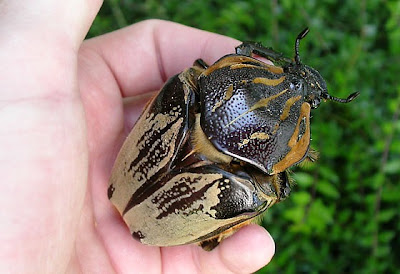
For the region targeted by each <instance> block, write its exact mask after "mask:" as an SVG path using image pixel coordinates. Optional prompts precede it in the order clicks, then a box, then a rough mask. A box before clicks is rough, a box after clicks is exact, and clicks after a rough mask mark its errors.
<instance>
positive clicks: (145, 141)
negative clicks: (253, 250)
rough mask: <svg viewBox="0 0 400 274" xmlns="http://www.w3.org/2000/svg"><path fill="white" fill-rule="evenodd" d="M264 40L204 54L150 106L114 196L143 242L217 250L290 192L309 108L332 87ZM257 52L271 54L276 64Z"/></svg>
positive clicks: (128, 145)
mask: <svg viewBox="0 0 400 274" xmlns="http://www.w3.org/2000/svg"><path fill="white" fill-rule="evenodd" d="M307 33H308V29H305V30H304V31H302V32H301V33H300V34H299V35H298V36H297V39H296V42H295V57H294V60H291V59H289V58H286V57H283V56H282V54H280V53H278V52H276V51H274V50H272V49H270V48H265V47H263V46H261V45H260V44H257V43H249V42H245V43H243V44H241V45H240V46H238V47H237V48H236V54H230V55H226V56H224V57H222V58H221V59H219V60H218V61H217V62H215V63H214V64H213V65H211V66H208V65H207V64H206V63H205V62H204V61H202V60H200V59H199V60H197V61H196V62H195V63H194V65H193V67H191V68H189V69H186V70H185V71H183V72H181V73H180V74H178V75H176V76H174V77H172V78H171V79H169V80H168V82H167V83H166V84H165V85H164V87H163V88H162V89H161V91H160V92H159V94H158V95H157V96H156V97H155V98H154V99H153V100H152V101H151V102H150V103H149V104H148V105H147V107H146V108H145V110H144V111H143V113H142V115H141V117H140V118H139V120H138V121H137V123H136V125H135V126H134V128H133V130H132V131H131V133H130V134H129V136H128V138H127V139H126V141H125V143H124V144H123V146H122V149H121V151H120V152H119V155H118V157H117V160H116V162H115V165H114V168H113V170H112V175H111V179H110V186H109V190H108V196H109V198H110V200H111V202H112V203H113V204H114V205H115V207H116V208H117V209H118V211H119V212H120V214H121V215H122V216H123V218H124V220H125V222H126V223H127V225H128V226H129V228H130V231H131V233H132V235H133V236H134V237H136V238H138V239H140V241H141V242H142V243H145V244H149V245H156V246H172V245H181V244H189V243H200V244H201V245H202V246H203V248H205V249H207V250H210V249H212V248H214V247H215V246H216V245H217V244H218V243H219V242H220V241H221V240H222V239H223V238H225V237H227V236H229V235H230V234H232V233H233V232H234V231H235V230H236V229H238V228H239V227H241V226H243V225H246V224H248V223H250V221H251V220H252V219H254V217H256V216H258V215H260V214H261V213H262V212H264V211H265V210H266V209H267V208H269V207H270V206H272V205H273V204H275V203H277V202H279V201H281V200H283V199H285V198H286V197H287V196H288V195H289V192H290V183H289V179H288V175H287V169H288V168H290V167H291V166H293V165H295V164H298V163H300V162H301V161H303V160H304V159H305V158H307V157H308V154H309V144H310V110H311V109H312V108H317V107H318V106H319V104H320V101H321V100H323V99H325V100H333V101H337V102H341V103H347V102H350V101H352V100H353V99H354V98H355V97H356V96H357V95H358V93H353V94H351V95H350V96H349V97H348V98H347V99H339V98H336V97H333V96H331V95H329V94H328V92H327V87H326V84H325V81H324V79H323V78H322V77H321V75H320V74H319V73H318V72H317V71H316V70H315V69H313V68H311V67H308V66H306V65H303V64H302V63H301V61H300V57H299V52H298V47H299V42H300V40H301V39H302V38H304V37H305V36H306V34H307ZM253 54H256V55H258V56H261V57H264V58H267V59H269V60H270V61H272V62H273V63H274V65H270V64H267V63H264V62H262V61H260V60H258V59H256V58H253Z"/></svg>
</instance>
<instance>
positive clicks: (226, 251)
mask: <svg viewBox="0 0 400 274" xmlns="http://www.w3.org/2000/svg"><path fill="white" fill-rule="evenodd" d="M274 253H275V244H274V241H273V239H272V237H271V236H270V234H269V233H268V232H267V231H266V230H265V229H264V228H262V227H260V226H258V225H249V226H246V227H243V228H241V229H240V230H239V231H238V232H236V233H235V234H234V235H232V236H231V237H229V238H227V239H225V240H224V241H222V243H220V245H219V246H217V247H216V248H215V249H214V250H213V251H211V252H201V253H199V262H200V267H201V269H202V270H203V271H204V272H206V273H211V272H214V273H227V272H233V273H253V272H255V271H257V270H258V269H260V268H261V267H263V266H265V265H266V264H268V263H269V262H270V261H271V259H272V256H273V255H274Z"/></svg>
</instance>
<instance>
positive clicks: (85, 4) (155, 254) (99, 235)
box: [0, 0, 274, 273]
mask: <svg viewBox="0 0 400 274" xmlns="http://www.w3.org/2000/svg"><path fill="white" fill-rule="evenodd" d="M100 4H101V1H99V0H94V1H93V0H92V1H78V0H71V1H44V0H39V1H35V2H34V3H33V2H32V4H31V3H29V2H28V3H23V2H22V1H3V2H2V4H0V12H1V13H2V16H1V20H2V24H1V25H0V26H1V27H0V31H1V36H0V37H2V42H1V43H0V54H1V57H2V58H1V60H2V66H1V67H2V71H1V74H0V75H1V76H2V81H1V91H2V92H1V100H0V125H1V127H0V145H1V148H0V151H2V153H1V156H0V159H1V165H0V169H1V174H2V175H3V176H4V175H5V179H4V183H3V188H2V198H1V199H0V206H1V208H2V213H1V220H2V226H1V228H0V235H1V236H0V237H1V238H0V239H1V240H2V241H1V242H2V246H1V248H0V272H2V273H29V272H31V273H62V272H66V271H68V272H72V273H77V272H83V273H113V272H117V273H161V272H163V273H181V272H182V273H197V272H205V273H207V272H212V273H229V272H237V273H249V272H254V271H256V270H257V269H259V268H260V267H262V266H263V265H265V264H267V263H268V262H269V260H270V259H271V257H272V255H273V253H274V243H273V241H272V239H271V237H270V236H269V234H268V232H266V231H265V230H264V229H263V228H261V227H259V226H256V225H250V226H247V227H245V228H242V229H241V230H240V231H239V232H237V233H235V234H234V235H233V236H231V237H230V238H228V239H226V240H224V241H223V242H222V243H221V244H220V245H219V246H218V247H217V248H215V249H214V250H213V251H211V252H206V251H203V250H202V249H201V248H200V247H198V246H196V245H187V246H177V247H166V248H158V247H150V246H145V245H142V244H141V243H139V242H138V241H136V240H135V239H133V238H132V237H131V235H130V233H129V231H128V229H127V228H126V226H125V225H124V224H123V222H122V221H121V218H120V217H119V216H118V214H117V213H116V211H115V210H114V209H113V207H112V205H111V203H110V202H109V201H108V199H107V185H108V178H109V176H110V172H111V167H112V164H113V161H114V160H115V157H116V154H117V152H118V149H119V148H120V146H121V145H122V142H123V140H124V138H125V137H126V135H127V133H128V131H129V129H130V128H132V126H133V124H134V122H135V120H136V119H137V117H138V115H140V112H141V109H142V107H143V105H144V104H145V102H146V101H147V100H148V98H149V96H148V94H149V92H151V91H157V90H158V89H159V88H160V87H161V86H162V85H163V83H164V82H165V80H167V79H168V78H169V77H171V76H172V75H174V74H176V73H178V72H180V71H181V70H183V69H184V68H185V67H189V66H191V65H192V63H193V61H194V60H195V59H197V58H202V59H204V60H205V61H206V62H208V63H213V62H214V61H215V60H217V59H218V58H219V57H221V56H223V55H224V54H226V53H229V52H232V50H233V48H234V46H235V45H237V44H238V41H235V40H233V39H230V38H227V37H223V36H220V35H216V34H211V33H207V32H203V31H199V30H195V29H192V28H188V27H184V26H181V25H178V24H174V23H170V22H165V21H157V20H151V21H144V22H141V23H138V24H135V25H133V26H131V27H128V28H125V29H121V30H119V31H116V32H113V33H110V34H107V35H103V36H100V37H97V38H94V39H90V40H87V41H85V42H83V43H82V40H83V38H84V36H85V35H86V33H87V31H88V29H89V27H90V25H91V23H92V21H93V18H94V17H95V15H96V13H97V11H98V9H99V7H100ZM30 5H31V6H30ZM71 11H72V12H71ZM127 98H130V99H127ZM3 178H4V177H3Z"/></svg>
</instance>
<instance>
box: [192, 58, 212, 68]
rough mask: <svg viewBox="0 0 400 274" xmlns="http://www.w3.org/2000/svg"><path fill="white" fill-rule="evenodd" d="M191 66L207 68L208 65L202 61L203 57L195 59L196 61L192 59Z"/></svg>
mask: <svg viewBox="0 0 400 274" xmlns="http://www.w3.org/2000/svg"><path fill="white" fill-rule="evenodd" d="M193 66H196V67H200V68H203V69H207V68H208V67H209V65H208V64H207V63H206V62H204V60H203V59H197V60H196V61H194V63H193Z"/></svg>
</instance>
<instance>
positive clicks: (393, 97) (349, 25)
mask: <svg viewBox="0 0 400 274" xmlns="http://www.w3.org/2000/svg"><path fill="white" fill-rule="evenodd" d="M148 18H160V19H166V20H171V21H175V22H179V23H182V24H185V25H190V26H193V27H197V28H201V29H204V30H209V31H212V32H217V33H220V34H224V35H228V36H232V37H235V38H237V39H240V40H252V41H259V42H262V43H263V44H264V45H267V46H272V47H273V48H274V49H275V50H278V51H281V52H283V53H285V54H286V55H288V56H293V42H294V38H295V37H296V35H297V34H298V33H299V32H300V31H301V30H302V29H303V28H304V27H305V26H308V27H310V29H311V32H310V34H309V35H308V36H307V38H306V39H304V41H302V44H301V49H300V52H301V56H302V60H303V62H304V63H306V64H307V65H309V66H311V67H314V68H316V69H317V70H319V71H320V73H321V75H323V76H324V78H325V80H326V81H327V83H328V88H329V90H330V93H331V94H332V95H334V96H338V97H346V96H347V95H348V94H350V93H351V92H353V91H360V92H361V96H360V97H359V98H357V100H355V101H354V102H352V103H351V104H347V105H343V104H337V103H333V102H330V103H324V104H321V106H320V107H319V109H318V110H313V111H312V115H313V118H312V139H313V140H312V146H313V147H314V148H316V149H317V150H318V151H319V153H320V157H319V158H320V159H319V160H318V161H317V163H316V164H312V165H308V166H304V167H296V168H294V169H292V170H293V178H294V179H295V181H296V184H295V186H294V187H293V192H292V194H291V197H289V198H288V199H287V201H285V202H283V203H281V204H279V205H276V206H274V207H273V208H271V209H270V210H269V211H268V212H267V214H265V217H264V220H263V225H264V226H265V227H266V228H267V229H268V230H269V231H270V233H271V234H272V236H273V238H274V239H275V241H276V255H275V257H274V258H273V260H272V262H271V263H270V264H269V265H268V266H266V267H265V268H264V269H262V270H260V271H259V273H319V272H323V273H395V272H397V273H398V271H399V269H400V260H399V258H400V138H399V137H400V120H399V112H400V82H399V77H400V76H399V74H400V70H399V64H400V2H399V1H378V0H361V1H332V0H322V1H315V0H314V1H313V0H308V1H294V0H282V1H278V0H273V1H266V0H251V1H239V0H231V1H225V0H203V1H195V0H187V1H181V0H179V1H178V0H165V1H156V0H147V1H132V0H122V1H117V0H108V1H105V3H104V5H103V7H102V9H101V11H100V14H99V15H98V17H97V18H96V20H95V22H94V24H93V27H92V28H91V30H90V34H89V36H96V35H99V34H102V33H105V32H108V31H111V30H115V29H118V28H120V27H124V26H125V25H128V24H132V23H135V22H138V21H141V20H144V19H148ZM177 35H179V34H177Z"/></svg>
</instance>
